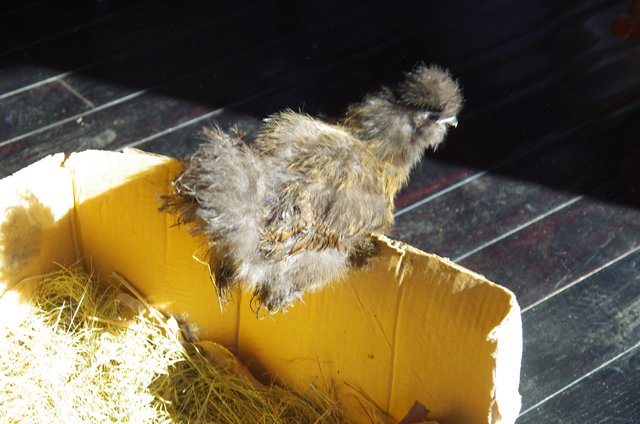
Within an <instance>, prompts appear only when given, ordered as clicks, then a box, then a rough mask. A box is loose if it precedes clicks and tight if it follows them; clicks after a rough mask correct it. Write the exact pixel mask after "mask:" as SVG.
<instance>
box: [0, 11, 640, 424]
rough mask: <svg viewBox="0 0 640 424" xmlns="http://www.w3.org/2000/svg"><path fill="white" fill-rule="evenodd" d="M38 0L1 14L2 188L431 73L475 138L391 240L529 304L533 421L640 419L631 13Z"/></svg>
mask: <svg viewBox="0 0 640 424" xmlns="http://www.w3.org/2000/svg"><path fill="white" fill-rule="evenodd" d="M212 3H214V2H209V1H205V0H199V1H192V2H186V3H181V2H175V1H170V0H164V1H160V0H158V1H152V0H137V1H124V0H120V1H118V0H101V1H99V0H93V1H80V0H77V1H54V0H29V1H22V2H10V3H8V4H4V5H3V6H2V8H1V9H0V32H1V34H2V37H0V118H1V119H2V120H1V121H0V177H3V176H6V175H9V174H11V173H12V172H15V171H17V170H18V169H20V168H22V167H24V166H26V165H28V164H30V163H32V162H34V161H36V160H38V159H39V158H42V157H44V156H46V155H47V154H50V153H54V152H60V151H64V152H72V151H79V150H84V149H87V148H101V149H114V150H117V149H121V148H122V147H124V146H135V147H137V148H140V149H143V150H147V151H152V152H157V153H162V154H167V155H172V156H176V157H187V156H188V155H189V154H190V153H191V152H193V150H194V149H195V148H196V147H197V145H198V144H199V142H200V139H199V131H200V129H201V128H202V126H204V125H207V124H211V123H214V122H216V123H218V124H220V125H221V126H223V127H230V126H232V125H238V126H239V127H240V128H241V129H243V130H245V131H246V132H247V133H248V134H251V133H252V131H254V130H255V128H256V126H257V125H258V124H259V122H260V119H261V118H262V117H264V116H266V115H268V114H270V113H273V112H276V111H278V110H280V109H282V108H285V107H291V108H294V109H302V110H304V111H306V112H308V113H311V114H322V115H323V116H327V117H334V116H339V114H340V113H341V111H342V110H344V108H345V106H346V105H347V104H348V103H349V102H350V101H353V100H358V99H360V98H361V97H362V95H363V94H364V93H365V92H366V91H367V90H369V89H371V88H375V87H377V86H379V85H380V84H383V83H386V82H390V81H393V80H395V79H397V78H399V77H400V76H401V73H402V71H405V70H407V69H409V68H411V66H413V65H414V64H415V63H417V62H419V61H425V62H427V63H432V62H433V63H439V64H441V65H443V66H446V67H448V68H450V69H451V71H452V72H453V73H454V74H455V75H456V76H458V77H459V79H460V82H461V84H462V86H463V89H464V93H465V97H466V99H467V102H466V107H465V109H464V111H463V113H462V114H461V116H460V126H459V127H458V128H457V129H456V130H455V131H453V132H452V133H451V135H450V136H449V137H448V139H447V142H446V145H445V146H444V147H443V148H441V149H439V150H438V151H437V152H435V153H433V152H429V153H428V154H427V155H426V156H425V159H424V161H423V162H422V163H421V165H420V166H419V167H418V168H417V169H415V170H414V172H413V174H412V179H411V182H410V183H409V185H408V187H407V188H406V189H405V190H403V191H402V193H401V194H400V195H399V197H398V199H397V207H398V210H397V213H396V220H397V222H396V226H395V228H394V230H393V234H392V236H393V237H395V238H397V239H400V240H403V241H406V242H408V243H411V244H413V245H415V246H416V247H419V248H421V249H423V250H426V251H431V252H435V253H438V254H440V255H443V256H447V257H450V258H452V259H454V260H456V261H457V262H459V263H460V264H462V265H464V266H466V267H468V268H470V269H472V270H474V271H477V272H479V273H482V274H484V275H486V276H487V277H488V278H490V279H491V280H493V281H495V282H497V283H500V284H503V285H505V286H506V287H508V288H510V289H511V290H513V291H514V292H515V293H516V295H517V296H518V300H519V302H520V305H521V306H522V308H523V325H524V347H525V349H524V358H523V371H522V383H521V391H522V395H523V411H522V416H521V417H520V419H519V422H522V423H529V422H531V423H547V422H549V423H556V422H557V423H590V422H593V423H605V422H640V349H639V347H640V170H639V165H638V164H639V163H640V41H638V40H633V39H620V38H617V37H616V36H614V35H613V34H612V31H611V27H612V25H613V22H614V21H615V19H616V17H617V16H619V15H621V14H624V13H627V11H628V10H629V7H630V2H629V1H605V0H599V1H598V0H592V1H583V2H551V1H533V0H526V1H520V2H510V1H506V0H492V1H487V2H475V3H474V2H461V1H454V2H442V3H446V4H442V5H437V4H435V3H434V2H423V1H407V2H399V3H393V4H391V2H389V3H377V2H365V1H354V2H349V3H346V2H338V1H329V2H323V3H322V5H318V4H316V3H315V2H294V1H272V2H269V1H267V2H265V1H236V2H226V3H224V2H215V3H216V4H215V5H213V4H212Z"/></svg>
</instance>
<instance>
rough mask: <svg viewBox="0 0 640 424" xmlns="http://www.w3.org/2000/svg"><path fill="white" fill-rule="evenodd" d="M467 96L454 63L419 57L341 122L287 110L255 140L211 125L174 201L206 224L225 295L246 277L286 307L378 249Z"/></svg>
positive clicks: (271, 302) (262, 302) (273, 306)
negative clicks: (404, 193) (377, 238)
mask: <svg viewBox="0 0 640 424" xmlns="http://www.w3.org/2000/svg"><path fill="white" fill-rule="evenodd" d="M462 102H463V100H462V95H461V92H460V88H459V86H458V84H457V83H456V82H455V81H454V79H453V78H452V77H451V75H450V74H449V72H448V71H446V70H443V69H441V68H439V67H437V66H430V67H427V66H425V65H419V66H417V67H416V68H415V69H414V70H413V71H411V72H409V73H407V74H406V75H405V79H404V81H402V82H400V83H399V84H397V85H396V86H394V87H383V88H382V89H381V90H380V91H378V92H376V93H374V94H370V95H368V96H366V97H365V98H364V100H363V101H362V102H360V103H356V104H353V105H351V106H350V107H349V108H348V110H347V113H346V116H345V117H344V119H342V120H341V121H339V122H336V123H334V124H329V123H326V122H323V121H321V120H319V119H315V118H313V117H310V116H308V115H305V114H301V113H296V112H293V111H290V110H285V111H283V112H280V113H277V114H275V115H273V116H271V117H270V118H267V119H265V121H264V124H263V126H262V128H261V130H260V131H259V132H258V134H257V136H256V138H255V140H254V141H253V143H245V142H244V141H242V140H241V139H240V138H239V137H237V136H236V135H233V134H227V133H225V132H223V131H222V130H220V129H218V128H213V129H206V130H205V133H204V134H205V137H206V139H207V142H206V143H204V144H203V145H201V146H200V147H199V149H198V150H197V151H196V152H195V153H194V154H193V156H192V157H191V159H190V160H189V161H188V162H187V163H186V164H185V169H184V172H183V173H182V174H181V175H180V176H179V177H178V178H177V179H176V180H175V181H174V191H173V193H172V194H171V195H169V196H168V197H167V198H166V199H165V204H164V208H165V209H169V210H172V211H174V212H175V213H177V214H178V216H179V220H180V221H182V222H184V223H188V224H190V225H191V226H192V228H193V229H194V231H197V232H203V233H204V234H205V235H206V237H207V239H208V241H209V244H210V246H209V247H210V248H211V250H212V251H213V253H212V254H211V262H212V269H213V270H214V275H215V283H216V288H217V290H218V295H219V296H221V297H222V298H225V297H226V294H227V292H228V290H229V289H230V288H232V287H233V286H235V285H236V284H241V285H242V286H243V287H244V288H245V289H247V290H250V291H252V292H253V294H254V299H255V300H256V301H257V302H258V309H259V308H260V307H262V306H263V307H265V308H266V309H267V310H269V311H270V312H275V311H278V310H286V307H288V306H289V305H291V304H292V303H293V302H294V301H295V299H296V298H297V299H301V298H302V294H303V293H305V292H307V291H310V290H316V289H319V288H321V287H323V286H324V285H326V284H327V283H329V282H330V281H338V280H340V279H342V278H343V277H344V276H345V274H346V273H347V272H348V271H349V270H350V269H353V268H354V267H357V266H360V265H362V264H363V263H365V262H366V259H367V258H368V257H369V256H371V255H372V254H373V252H374V247H373V242H372V239H371V234H372V233H383V234H384V233H386V232H387V231H389V229H390V226H391V225H392V223H393V211H394V198H395V196H396V193H398V191H399V190H400V189H401V188H402V187H403V186H404V185H405V184H406V183H407V180H408V178H409V173H410V171H411V169H412V167H413V166H415V164H416V163H417V162H418V161H419V160H420V158H421V156H422V154H423V152H424V151H425V150H426V149H428V148H433V149H435V148H436V147H437V146H438V145H439V144H440V143H441V142H442V141H443V139H444V137H445V135H446V133H447V130H448V128H449V127H451V126H456V125H457V118H456V115H457V114H458V112H459V111H460V109H461V107H462Z"/></svg>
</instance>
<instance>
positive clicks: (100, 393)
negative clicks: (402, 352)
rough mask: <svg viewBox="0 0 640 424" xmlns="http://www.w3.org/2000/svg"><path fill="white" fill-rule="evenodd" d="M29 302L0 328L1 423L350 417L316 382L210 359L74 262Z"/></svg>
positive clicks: (173, 324) (323, 420) (307, 420)
mask: <svg viewBox="0 0 640 424" xmlns="http://www.w3.org/2000/svg"><path fill="white" fill-rule="evenodd" d="M129 300H130V299H129ZM33 304H34V308H32V311H31V313H29V314H28V315H27V317H26V318H25V319H24V320H21V322H19V323H17V324H16V325H12V326H7V327H3V328H0V422H20V423H41V422H135V423H138V422H144V423H168V422H198V423H200V422H215V423H239V422H255V423H342V422H346V421H345V420H344V419H343V418H342V417H341V415H340V411H339V409H338V407H337V404H336V402H335V401H334V399H332V398H331V397H330V396H328V395H326V394H324V393H322V392H321V391H320V390H318V389H317V388H316V387H313V386H312V387H310V388H309V390H308V392H307V393H304V394H298V393H294V392H291V391H288V390H285V389H284V388H281V387H278V386H275V385H274V386H263V385H261V384H260V383H258V382H257V381H255V379H253V378H252V377H250V376H247V373H246V372H245V371H243V368H242V367H241V366H240V365H239V363H238V362H237V361H236V360H235V358H234V357H233V356H232V355H230V354H228V355H226V356H225V355H224V354H223V355H219V354H218V355H214V356H216V357H217V358H218V359H217V360H216V361H211V360H209V359H210V358H211V357H212V356H211V355H208V354H207V352H206V350H207V349H205V347H206V346H200V347H197V346H196V345H193V344H186V343H183V342H181V339H180V337H179V330H178V326H177V324H176V322H175V320H172V319H169V320H166V319H164V318H163V317H161V316H160V314H159V313H158V312H157V311H155V310H151V309H148V308H144V307H141V308H138V309H139V310H136V308H135V307H131V302H130V301H126V295H124V297H123V293H122V292H121V291H120V290H119V289H117V288H115V287H114V286H111V285H100V284H97V283H95V281H94V279H93V278H92V277H91V276H90V275H88V274H86V273H85V272H83V271H82V270H81V269H79V268H69V269H64V268H63V269H61V270H60V271H59V272H55V273H53V274H50V275H48V276H46V277H45V278H44V279H43V280H42V282H40V283H39V284H38V285H37V287H36V289H35V292H34V298H33ZM208 358H209V359H208ZM220 358H221V359H220Z"/></svg>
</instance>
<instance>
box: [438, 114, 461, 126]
mask: <svg viewBox="0 0 640 424" xmlns="http://www.w3.org/2000/svg"><path fill="white" fill-rule="evenodd" d="M436 123H438V124H441V125H448V126H450V127H454V128H455V127H457V126H458V118H457V117H455V116H450V117H448V118H440V119H438V120H437V121H436Z"/></svg>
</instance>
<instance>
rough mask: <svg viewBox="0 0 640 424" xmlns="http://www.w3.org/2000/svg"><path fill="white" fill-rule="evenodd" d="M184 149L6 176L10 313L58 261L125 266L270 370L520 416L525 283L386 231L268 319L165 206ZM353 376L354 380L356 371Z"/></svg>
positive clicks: (92, 155)
mask: <svg viewBox="0 0 640 424" xmlns="http://www.w3.org/2000/svg"><path fill="white" fill-rule="evenodd" d="M178 172H179V164H178V162H177V161H176V160H173V159H170V158H167V157H161V156H156V155H150V154H145V153H142V152H138V151H133V150H128V151H125V152H124V153H114V152H104V151H86V152H82V153H76V154H72V155H71V156H70V157H68V158H66V157H65V156H64V155H63V154H57V155H53V156H50V157H47V158H45V159H43V160H41V161H39V162H37V163H35V164H33V165H31V166H29V167H27V168H25V169H23V170H21V171H19V172H17V173H16V174H14V175H12V176H10V177H7V178H5V179H3V180H2V181H0V293H5V295H4V296H3V297H2V299H1V301H0V325H2V323H3V322H6V320H15V319H16V316H15V314H16V313H19V310H20V307H21V306H20V305H21V304H22V303H21V302H24V301H25V297H28V296H27V295H25V294H24V293H20V292H19V291H18V290H16V289H15V287H17V285H16V283H18V282H19V281H21V280H23V279H25V278H28V277H29V276H33V275H37V274H42V273H45V272H48V271H51V270H53V269H55V267H56V265H55V263H62V264H69V263H73V262H75V261H77V260H82V261H84V263H85V265H86V267H87V268H88V269H93V270H95V271H97V272H98V273H99V274H100V275H101V276H108V275H111V273H112V272H113V271H116V272H118V273H119V274H121V275H123V276H124V277H125V278H126V279H128V280H129V281H131V282H132V283H133V284H134V285H136V287H137V288H138V289H139V290H140V291H141V292H142V293H143V294H144V295H145V296H147V297H148V300H149V301H150V303H152V304H153V305H155V306H156V307H158V308H159V309H161V310H162V311H164V312H165V313H167V314H173V315H176V316H178V317H180V318H182V319H184V320H188V321H189V322H191V323H193V324H194V328H195V329H196V331H197V332H198V336H199V337H200V339H203V340H214V341H217V342H219V343H222V344H223V345H225V346H226V347H228V348H229V349H230V350H232V351H233V352H234V353H236V354H237V355H238V356H239V357H240V358H241V359H242V360H243V362H245V363H246V364H247V365H248V366H249V367H250V369H251V370H252V371H253V372H254V373H256V374H257V375H258V376H265V375H269V376H272V377H275V378H277V379H279V380H280V381H282V382H284V383H286V384H287V385H288V386H289V387H295V388H302V389H304V388H305V387H307V386H308V384H309V383H310V382H314V381H315V382H325V383H326V382H328V381H332V382H334V383H335V384H336V388H337V391H338V395H344V396H343V400H342V402H343V403H344V406H345V408H346V411H347V414H348V416H349V417H351V418H354V419H357V420H360V421H363V422H364V421H365V419H364V417H363V416H361V415H360V414H361V413H362V412H361V408H359V407H358V404H357V400H356V397H355V396H354V395H353V393H354V390H353V388H357V389H360V390H362V391H363V392H366V394H367V395H368V396H369V397H370V398H371V399H372V400H373V401H374V402H375V403H376V404H377V405H378V406H379V407H381V408H382V409H383V410H385V411H388V412H389V413H390V414H391V415H392V416H393V417H395V418H398V419H399V418H401V417H402V416H403V415H404V414H405V413H406V411H407V410H408V409H409V407H410V406H411V405H412V404H413V403H414V401H420V402H422V403H423V404H425V405H426V406H427V408H429V409H430V410H431V411H432V412H431V415H430V417H432V418H433V419H436V420H439V422H441V423H512V422H514V421H515V418H516V416H517V414H518V411H519V409H520V396H519V394H518V384H519V373H520V360H521V350H522V334H521V332H522V330H521V321H520V310H519V307H518V304H517V302H516V299H515V297H514V295H513V294H512V293H511V292H510V291H508V290H507V289H505V288H503V287H500V286H498V285H496V284H493V283H491V282H489V281H488V280H486V279H485V278H484V277H482V276H480V275H477V274H475V273H473V272H471V271H469V270H467V269H464V268H462V267H460V266H458V265H456V264H454V263H452V262H450V261H449V260H447V259H443V258H440V257H438V256H435V255H431V254H427V253H424V252H421V251H419V250H417V249H415V248H413V247H411V246H408V245H406V244H403V243H400V242H397V241H393V240H390V239H388V238H386V237H382V236H381V237H379V238H378V243H379V245H380V254H379V255H378V256H377V257H376V258H375V259H374V261H373V267H372V268H371V269H369V270H366V271H360V272H354V273H353V274H352V275H350V277H349V279H348V281H345V282H342V283H340V284H335V285H333V286H332V287H331V288H328V289H325V290H322V291H319V292H317V293H312V294H307V295H305V298H304V300H305V303H304V304H298V305H296V306H295V307H293V308H292V309H290V310H289V312H287V313H286V314H278V315H275V316H273V317H272V318H267V319H262V320H258V319H256V317H255V315H254V313H253V312H252V310H251V308H250V306H249V304H248V302H249V298H250V296H249V295H246V294H242V293H240V292H237V293H236V294H235V296H234V297H235V300H234V301H232V302H230V303H229V304H227V305H224V306H222V305H220V304H219V302H218V300H217V297H216V293H215V291H214V288H213V286H212V283H211V281H210V277H209V273H208V270H207V267H206V266H205V265H203V264H202V262H200V261H198V260H196V258H197V257H199V256H202V255H203V252H204V246H205V242H204V240H203V239H198V238H197V237H192V236H191V235H190V234H189V232H188V231H187V229H185V228H184V227H180V226H176V225H175V219H174V217H172V216H170V215H168V214H165V213H159V212H158V206H159V199H158V197H159V195H160V194H161V193H163V192H165V191H166V190H167V187H168V184H169V182H170V181H171V180H172V179H173V178H174V177H175V176H176V174H177V173H178ZM345 383H347V384H345Z"/></svg>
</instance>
